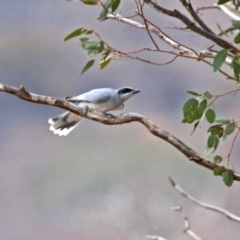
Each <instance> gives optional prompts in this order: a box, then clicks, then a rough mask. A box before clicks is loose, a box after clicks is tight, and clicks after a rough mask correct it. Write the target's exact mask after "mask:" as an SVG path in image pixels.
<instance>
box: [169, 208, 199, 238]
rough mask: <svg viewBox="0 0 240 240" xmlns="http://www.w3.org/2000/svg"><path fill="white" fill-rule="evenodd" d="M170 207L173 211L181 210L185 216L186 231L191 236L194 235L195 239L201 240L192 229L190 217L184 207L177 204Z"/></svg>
mask: <svg viewBox="0 0 240 240" xmlns="http://www.w3.org/2000/svg"><path fill="white" fill-rule="evenodd" d="M170 209H171V210H173V211H177V212H179V213H180V214H181V216H182V217H183V220H184V225H185V229H184V232H186V233H187V234H188V235H189V236H190V237H192V238H193V239H195V240H201V238H200V237H199V236H198V235H197V234H196V233H194V232H193V231H192V230H191V227H190V222H189V219H188V217H187V215H186V214H185V213H184V212H183V210H182V207H179V206H177V207H171V208H170Z"/></svg>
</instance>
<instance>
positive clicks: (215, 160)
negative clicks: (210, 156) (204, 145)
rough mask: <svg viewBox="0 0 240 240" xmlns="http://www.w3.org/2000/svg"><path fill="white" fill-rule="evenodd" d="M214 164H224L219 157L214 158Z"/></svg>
mask: <svg viewBox="0 0 240 240" xmlns="http://www.w3.org/2000/svg"><path fill="white" fill-rule="evenodd" d="M214 162H215V163H220V162H222V157H221V156H219V155H217V156H215V157H214Z"/></svg>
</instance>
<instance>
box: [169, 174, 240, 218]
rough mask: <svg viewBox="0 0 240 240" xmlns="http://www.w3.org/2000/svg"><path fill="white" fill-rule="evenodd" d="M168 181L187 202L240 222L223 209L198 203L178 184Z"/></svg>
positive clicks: (170, 179) (171, 180)
mask: <svg viewBox="0 0 240 240" xmlns="http://www.w3.org/2000/svg"><path fill="white" fill-rule="evenodd" d="M169 181H170V183H171V185H172V186H173V187H174V188H175V189H176V190H177V191H178V192H179V193H180V194H181V195H182V196H184V197H185V198H187V199H188V200H190V201H191V202H193V203H194V204H196V205H198V206H199V207H202V208H205V209H208V210H211V211H214V212H217V213H220V214H223V215H225V216H226V217H227V218H228V219H230V220H233V221H236V222H240V217H238V216H236V215H234V214H232V213H230V212H229V211H227V210H225V209H223V208H219V207H216V206H213V205H210V204H207V203H203V202H200V201H199V200H197V199H196V198H194V197H192V196H191V195H190V194H188V193H187V192H186V191H185V190H183V189H182V188H181V187H180V186H179V185H178V184H176V183H175V181H174V180H173V179H172V178H170V177H169Z"/></svg>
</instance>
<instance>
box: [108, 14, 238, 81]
mask: <svg viewBox="0 0 240 240" xmlns="http://www.w3.org/2000/svg"><path fill="white" fill-rule="evenodd" d="M107 18H108V19H114V20H117V21H120V22H123V23H126V24H129V25H131V26H134V27H137V28H140V29H146V25H143V24H141V23H139V22H136V21H133V20H131V19H127V18H124V17H122V16H121V15H119V14H117V15H114V14H108V15H107ZM147 21H148V20H147ZM148 23H149V21H148ZM148 30H149V31H150V32H152V33H155V34H156V35H157V36H158V37H159V38H160V39H161V40H163V41H164V42H165V43H167V44H168V45H170V46H171V47H172V48H173V49H175V52H173V51H168V50H160V49H159V52H166V53H170V54H174V55H178V56H179V57H184V58H191V59H196V60H197V61H203V62H205V63H206V64H208V65H210V66H213V64H212V62H209V61H207V60H206V59H205V57H204V56H203V57H201V52H200V54H198V53H197V52H196V51H195V50H194V49H191V48H189V47H187V46H185V45H183V44H181V43H179V42H177V41H175V40H173V39H172V38H170V37H169V36H168V35H167V34H165V33H164V32H163V31H161V29H159V28H157V27H156V26H154V25H152V24H151V25H148ZM112 49H113V48H112ZM116 51H117V50H116ZM218 71H219V72H220V73H221V74H223V75H224V76H225V77H226V78H227V79H231V80H236V78H234V77H232V76H231V75H229V74H228V73H226V72H225V71H223V70H221V69H219V70H218Z"/></svg>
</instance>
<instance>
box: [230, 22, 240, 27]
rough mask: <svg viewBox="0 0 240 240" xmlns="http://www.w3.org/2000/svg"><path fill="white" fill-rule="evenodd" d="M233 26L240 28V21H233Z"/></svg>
mask: <svg viewBox="0 0 240 240" xmlns="http://www.w3.org/2000/svg"><path fill="white" fill-rule="evenodd" d="M232 25H233V27H234V28H236V29H240V21H234V22H233V23H232Z"/></svg>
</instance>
